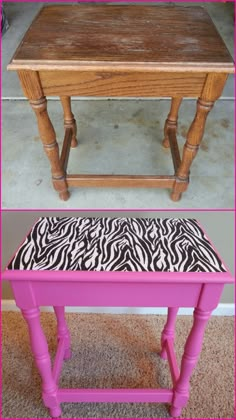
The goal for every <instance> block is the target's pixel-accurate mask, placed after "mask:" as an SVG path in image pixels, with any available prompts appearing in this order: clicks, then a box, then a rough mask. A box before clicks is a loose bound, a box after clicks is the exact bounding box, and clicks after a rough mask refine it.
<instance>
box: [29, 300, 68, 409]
mask: <svg viewBox="0 0 236 420" xmlns="http://www.w3.org/2000/svg"><path fill="white" fill-rule="evenodd" d="M22 315H23V317H24V318H25V320H26V322H27V324H28V328H29V335H30V343H31V349H32V352H33V354H34V358H35V362H36V365H37V368H38V370H39V373H40V375H41V378H42V391H43V401H44V404H45V406H46V407H48V408H49V409H50V413H51V415H52V416H53V417H58V416H60V415H61V409H60V404H59V402H58V398H57V386H56V383H55V381H54V379H53V377H52V369H51V360H50V356H49V353H48V345H47V341H46V338H45V335H44V333H43V330H42V327H41V325H40V312H39V309H38V308H33V309H23V310H22Z"/></svg>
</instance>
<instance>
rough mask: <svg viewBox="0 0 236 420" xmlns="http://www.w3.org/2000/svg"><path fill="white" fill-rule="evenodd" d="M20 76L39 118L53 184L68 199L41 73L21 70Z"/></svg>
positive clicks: (62, 196)
mask: <svg viewBox="0 0 236 420" xmlns="http://www.w3.org/2000/svg"><path fill="white" fill-rule="evenodd" d="M18 76H19V79H20V82H21V86H22V89H23V92H24V94H25V96H26V97H27V98H28V100H29V102H30V105H31V107H32V109H33V110H34V112H35V115H36V118H37V122H38V129H39V134H40V137H41V140H42V143H43V147H44V150H45V153H46V155H47V157H48V159H49V162H50V165H51V173H52V183H53V186H54V188H55V190H56V191H57V192H58V193H59V197H60V198H61V199H62V200H64V201H65V200H68V198H69V197H70V194H69V191H68V185H67V182H66V174H65V172H64V169H63V168H62V165H61V162H60V156H59V146H58V142H57V139H56V133H55V130H54V127H53V125H52V122H51V120H50V118H49V115H48V111H47V99H46V97H45V96H44V92H43V89H42V87H41V83H40V77H39V73H38V72H37V71H33V70H20V71H18Z"/></svg>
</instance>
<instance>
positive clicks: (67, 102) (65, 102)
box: [60, 96, 78, 147]
mask: <svg viewBox="0 0 236 420" xmlns="http://www.w3.org/2000/svg"><path fill="white" fill-rule="evenodd" d="M60 100H61V104H62V107H63V112H64V127H65V128H71V129H72V140H71V147H76V146H77V145H78V140H77V138H76V135H77V126H76V121H75V119H74V115H73V113H72V111H71V99H70V96H61V97H60Z"/></svg>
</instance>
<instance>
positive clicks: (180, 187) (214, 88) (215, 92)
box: [171, 73, 227, 201]
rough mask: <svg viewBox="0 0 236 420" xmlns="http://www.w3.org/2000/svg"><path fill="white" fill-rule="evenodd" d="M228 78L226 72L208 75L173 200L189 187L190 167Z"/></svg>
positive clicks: (198, 103) (188, 135) (178, 197)
mask: <svg viewBox="0 0 236 420" xmlns="http://www.w3.org/2000/svg"><path fill="white" fill-rule="evenodd" d="M226 79H227V74H225V73H208V74H207V75H206V79H205V83H204V86H203V89H202V92H201V95H200V97H199V98H198V100H197V109H196V113H195V117H194V120H193V122H192V124H191V125H190V128H189V130H188V133H187V138H186V142H185V145H184V149H183V156H182V160H181V163H180V166H179V168H178V170H177V173H176V180H175V184H174V187H173V190H172V193H171V199H172V200H173V201H178V200H179V199H180V197H181V192H183V191H185V190H186V189H187V187H188V183H189V174H190V167H191V165H192V162H193V160H194V158H195V156H196V154H197V152H198V150H199V147H200V144H201V141H202V138H203V134H204V130H205V124H206V119H207V116H208V114H209V112H210V111H211V109H212V108H213V106H214V102H215V101H216V100H217V99H218V98H219V97H220V95H221V93H222V91H223V88H224V85H225V82H226Z"/></svg>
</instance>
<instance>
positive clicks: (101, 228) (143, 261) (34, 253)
mask: <svg viewBox="0 0 236 420" xmlns="http://www.w3.org/2000/svg"><path fill="white" fill-rule="evenodd" d="M8 269H10V270H95V271H171V272H176V271H179V272H188V271H198V272H216V271H218V272H219V271H226V269H225V267H224V266H223V263H222V262H221V261H220V259H219V257H218V256H217V254H216V252H215V251H214V249H213V248H212V246H211V244H210V242H209V241H208V239H207V238H206V236H205V234H204V232H203V231H202V229H201V228H200V226H199V224H198V222H197V221H196V220H194V219H135V218H105V217H104V218H89V217H86V218H82V217H78V218H75V217H62V218H59V217H47V218H46V217H42V218H40V219H39V220H38V221H37V222H36V224H35V225H34V226H33V228H32V230H31V232H30V234H29V235H28V236H27V238H26V240H25V241H24V243H23V244H22V245H21V247H20V249H19V250H18V252H17V253H16V255H15V256H14V258H13V259H12V261H11V262H10V264H9V266H8Z"/></svg>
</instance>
